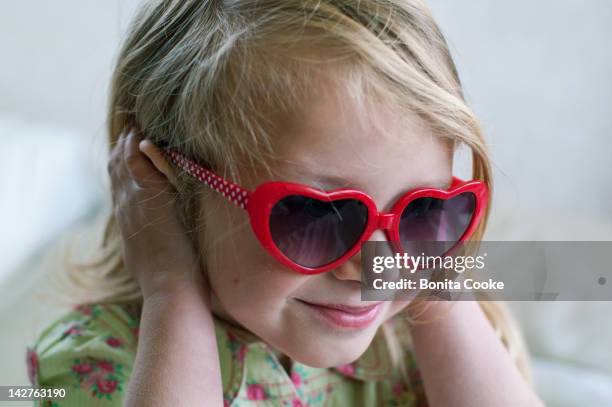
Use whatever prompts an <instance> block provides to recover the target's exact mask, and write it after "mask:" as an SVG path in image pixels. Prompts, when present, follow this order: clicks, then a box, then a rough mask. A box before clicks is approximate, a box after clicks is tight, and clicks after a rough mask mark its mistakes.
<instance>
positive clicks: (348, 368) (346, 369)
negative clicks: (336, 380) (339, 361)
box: [336, 363, 355, 376]
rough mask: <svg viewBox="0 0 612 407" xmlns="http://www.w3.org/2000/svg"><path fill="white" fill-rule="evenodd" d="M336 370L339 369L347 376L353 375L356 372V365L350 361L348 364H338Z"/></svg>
mask: <svg viewBox="0 0 612 407" xmlns="http://www.w3.org/2000/svg"><path fill="white" fill-rule="evenodd" d="M336 370H338V371H339V372H340V373H342V374H345V375H347V376H353V375H354V374H355V366H353V365H352V364H350V363H348V364H346V365H340V366H336Z"/></svg>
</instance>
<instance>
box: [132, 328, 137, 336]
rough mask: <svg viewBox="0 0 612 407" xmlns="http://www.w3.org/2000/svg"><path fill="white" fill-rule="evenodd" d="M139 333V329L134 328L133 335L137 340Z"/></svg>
mask: <svg viewBox="0 0 612 407" xmlns="http://www.w3.org/2000/svg"><path fill="white" fill-rule="evenodd" d="M138 333H139V331H138V327H136V328H132V335H134V337H135V338H138Z"/></svg>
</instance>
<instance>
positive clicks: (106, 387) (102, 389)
mask: <svg viewBox="0 0 612 407" xmlns="http://www.w3.org/2000/svg"><path fill="white" fill-rule="evenodd" d="M118 384H119V383H118V382H117V380H105V379H98V380H97V381H96V386H97V387H98V392H99V393H102V394H110V393H112V392H114V391H115V389H116V388H117V385H118Z"/></svg>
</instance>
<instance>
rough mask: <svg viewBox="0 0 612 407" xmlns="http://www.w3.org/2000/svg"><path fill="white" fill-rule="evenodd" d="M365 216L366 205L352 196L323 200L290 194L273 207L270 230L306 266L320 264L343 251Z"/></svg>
mask: <svg viewBox="0 0 612 407" xmlns="http://www.w3.org/2000/svg"><path fill="white" fill-rule="evenodd" d="M367 220H368V209H367V207H366V206H365V205H364V204H363V203H361V202H359V201H357V200H354V199H341V200H337V201H333V202H323V201H319V200H317V199H313V198H308V197H304V196H299V195H290V196H287V197H285V198H283V199H281V200H280V201H279V202H278V203H277V204H276V205H274V207H273V208H272V212H271V213H270V233H271V234H272V240H273V241H274V243H275V244H276V246H277V247H278V248H279V250H280V251H281V252H282V253H283V254H284V255H285V256H287V257H288V258H290V259H291V260H293V261H294V262H296V263H297V264H300V265H302V266H305V267H320V266H323V265H325V264H328V263H330V262H332V261H334V260H337V259H338V258H340V257H341V256H342V255H343V254H345V253H346V252H347V251H348V250H349V249H350V248H351V247H352V246H353V245H354V244H355V243H356V242H357V241H358V240H359V237H360V236H361V235H362V233H363V231H364V229H365V226H366V224H367Z"/></svg>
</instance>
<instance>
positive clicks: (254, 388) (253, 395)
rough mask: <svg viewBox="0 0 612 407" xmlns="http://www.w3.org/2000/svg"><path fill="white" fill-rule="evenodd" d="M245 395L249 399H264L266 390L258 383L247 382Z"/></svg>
mask: <svg viewBox="0 0 612 407" xmlns="http://www.w3.org/2000/svg"><path fill="white" fill-rule="evenodd" d="M247 397H248V399H249V400H265V399H266V398H267V396H266V390H265V389H264V388H263V386H262V385H260V384H249V386H248V387H247Z"/></svg>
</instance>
